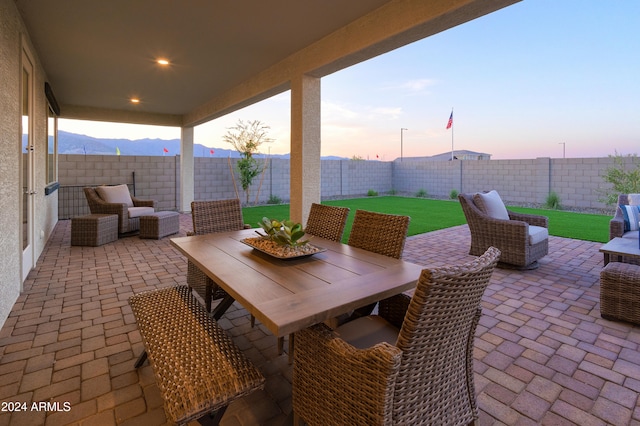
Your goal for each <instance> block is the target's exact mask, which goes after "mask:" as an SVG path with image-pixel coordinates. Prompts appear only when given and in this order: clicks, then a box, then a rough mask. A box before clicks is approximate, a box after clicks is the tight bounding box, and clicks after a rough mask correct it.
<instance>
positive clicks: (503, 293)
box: [0, 215, 640, 426]
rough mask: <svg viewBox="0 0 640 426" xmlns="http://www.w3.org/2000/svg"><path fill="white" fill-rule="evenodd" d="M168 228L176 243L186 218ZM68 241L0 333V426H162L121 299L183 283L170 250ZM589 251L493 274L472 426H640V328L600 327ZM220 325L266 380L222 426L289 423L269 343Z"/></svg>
mask: <svg viewBox="0 0 640 426" xmlns="http://www.w3.org/2000/svg"><path fill="white" fill-rule="evenodd" d="M180 220H181V228H180V234H178V235H186V232H187V231H188V230H190V229H191V217H190V216H189V215H181V218H180ZM70 230H71V224H70V221H60V222H59V223H58V225H57V226H56V229H55V231H54V235H53V236H52V238H51V239H50V241H49V242H48V244H47V247H46V248H45V250H44V252H43V254H42V256H41V257H40V259H39V260H38V263H37V266H36V268H35V269H34V270H33V271H32V272H31V273H30V274H29V276H28V278H27V280H26V282H25V285H24V291H23V293H22V294H21V296H20V297H19V299H18V300H17V302H16V303H15V305H14V307H13V310H12V311H11V314H10V316H9V318H8V319H7V321H6V322H5V324H4V326H3V328H2V330H1V331H0V401H3V402H25V403H27V405H26V407H27V410H26V411H15V410H13V411H9V408H16V405H15V404H14V405H12V406H9V405H8V404H4V405H2V411H0V426H2V425H20V426H22V425H67V424H72V425H92V426H93V425H116V424H118V425H145V426H154V425H162V424H165V423H166V419H165V415H164V410H163V408H162V399H161V397H160V395H159V392H158V388H157V386H156V384H155V380H154V377H153V373H152V371H151V367H150V366H149V365H148V364H145V366H143V367H142V368H141V369H139V370H138V371H136V370H134V368H133V363H134V361H135V359H136V357H137V355H138V354H139V353H140V352H141V350H142V344H141V341H140V335H139V333H138V331H137V327H136V324H135V321H134V318H133V314H132V313H131V309H130V308H129V305H128V303H127V299H128V298H129V296H131V295H132V294H134V293H138V292H141V291H145V290H151V289H154V288H163V287H168V286H172V285H175V284H185V283H186V261H185V259H184V257H183V256H181V255H180V254H178V252H177V251H176V250H175V249H173V248H172V247H171V246H170V244H169V238H164V239H162V240H141V239H139V238H137V237H128V238H122V239H120V240H118V241H116V242H113V243H110V244H107V245H104V246H101V247H75V246H74V247H71V246H70V244H69V243H70ZM469 241H470V236H469V230H468V228H467V226H466V225H465V226H459V227H455V228H450V229H445V230H441V231H436V232H431V233H428V234H422V235H418V236H414V237H410V238H408V240H407V244H406V247H405V255H404V258H405V259H406V260H409V261H411V262H415V263H419V264H421V265H425V266H438V265H444V264H450V263H457V262H462V261H465V260H467V259H470V256H469V255H468V254H467V252H468V249H469ZM600 245H601V244H599V243H592V242H584V241H576V240H571V239H566V238H559V237H551V238H550V249H549V252H550V254H549V255H548V256H547V257H545V258H544V259H542V261H541V262H540V263H541V265H540V267H539V268H538V269H536V270H531V271H515V270H509V269H498V270H496V272H495V273H494V275H493V278H492V280H491V284H490V285H489V287H488V289H487V291H486V292H485V295H484V297H483V302H482V304H483V308H484V312H483V313H484V315H483V317H482V319H481V322H480V325H479V327H478V332H477V339H476V345H475V352H474V358H475V371H476V392H477V394H478V406H479V409H480V412H479V415H480V419H479V424H480V425H489V424H507V425H534V424H548V425H571V424H576V425H605V424H614V425H626V424H635V425H640V401H639V398H638V395H639V393H640V350H639V345H640V328H639V327H637V326H632V325H629V324H625V323H621V322H613V321H607V320H603V319H602V318H600V310H599V273H600V269H601V268H602V255H601V254H600V253H599V252H598V248H599V247H600ZM416 278H417V277H416ZM220 323H221V324H222V326H223V327H224V328H225V329H226V330H228V332H229V333H230V334H231V335H232V336H233V338H234V341H235V342H236V343H237V344H238V345H239V346H240V348H242V349H243V351H244V352H245V353H246V354H247V355H248V357H249V358H250V359H251V360H252V361H253V362H254V363H255V364H256V365H257V366H258V367H259V368H260V370H261V371H262V372H263V374H264V375H265V377H266V378H267V384H266V388H265V390H264V391H259V392H256V393H254V394H252V395H250V396H248V397H246V398H244V399H242V400H239V401H237V402H235V403H234V404H232V405H231V406H230V407H229V409H228V410H227V413H226V414H225V417H224V419H223V421H222V424H223V425H258V424H260V425H281V424H287V423H289V422H290V421H291V416H290V414H291V366H289V365H288V363H287V355H286V354H284V355H280V356H279V355H278V354H277V351H276V338H275V337H273V336H272V335H271V334H270V333H269V331H268V330H266V329H264V328H263V327H261V326H260V325H258V326H256V327H255V328H251V326H250V321H249V315H248V313H247V312H246V311H245V310H244V309H242V307H240V306H239V305H237V304H234V305H233V306H232V308H231V309H230V310H229V311H227V313H226V314H225V316H224V317H223V318H222V319H221V321H220ZM34 402H36V403H39V402H58V403H60V404H59V406H58V407H56V405H55V404H49V406H48V407H45V406H43V408H42V409H41V410H38V409H36V408H38V407H39V406H38V405H36V406H35V408H34V406H33V405H32V404H33V403H34ZM65 403H67V404H65ZM18 406H20V407H22V405H20V404H19V405H18ZM55 408H58V410H54V409H55ZM47 409H48V410H47ZM194 424H196V423H194Z"/></svg>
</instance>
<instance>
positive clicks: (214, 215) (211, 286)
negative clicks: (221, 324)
mask: <svg viewBox="0 0 640 426" xmlns="http://www.w3.org/2000/svg"><path fill="white" fill-rule="evenodd" d="M191 219H192V221H193V234H195V235H205V234H213V233H217V232H227V231H238V230H240V229H243V228H244V219H243V217H242V208H241V206H240V200H239V199H237V198H234V199H229V200H214V201H192V202H191ZM187 285H188V286H189V287H190V288H192V289H193V290H195V292H196V293H198V295H200V297H202V299H203V300H204V302H205V308H206V309H207V311H211V301H212V300H216V299H221V298H223V297H224V296H226V293H225V291H224V290H223V289H222V288H220V286H218V285H217V284H216V283H215V282H213V280H212V279H211V278H209V277H208V276H207V275H206V274H205V273H204V272H202V271H201V270H200V269H199V268H198V267H197V266H196V265H195V264H194V263H193V262H191V261H188V262H187Z"/></svg>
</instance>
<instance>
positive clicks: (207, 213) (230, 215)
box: [191, 198, 244, 235]
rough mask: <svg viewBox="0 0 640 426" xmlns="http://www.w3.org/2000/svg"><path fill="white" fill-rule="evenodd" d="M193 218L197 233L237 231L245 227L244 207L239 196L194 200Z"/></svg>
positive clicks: (194, 231) (194, 230)
mask: <svg viewBox="0 0 640 426" xmlns="http://www.w3.org/2000/svg"><path fill="white" fill-rule="evenodd" d="M191 218H192V220H193V233H194V234H195V235H205V234H212V233H215V232H226V231H237V230H240V229H243V228H244V220H243V218H242V207H241V206H240V200H239V199H237V198H233V199H229V200H214V201H192V202H191Z"/></svg>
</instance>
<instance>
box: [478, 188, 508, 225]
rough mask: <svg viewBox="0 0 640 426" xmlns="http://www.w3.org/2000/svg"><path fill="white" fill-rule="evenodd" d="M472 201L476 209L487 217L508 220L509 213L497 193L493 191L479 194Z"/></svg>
mask: <svg viewBox="0 0 640 426" xmlns="http://www.w3.org/2000/svg"><path fill="white" fill-rule="evenodd" d="M473 201H474V202H475V203H476V205H477V206H478V208H479V209H480V210H482V211H484V213H485V214H487V215H488V216H490V217H492V218H494V219H502V220H509V212H508V211H507V208H506V207H505V206H504V203H503V202H502V198H500V194H498V191H496V190H493V191H489V192H487V193H482V192H479V193H477V194H475V195H474V196H473Z"/></svg>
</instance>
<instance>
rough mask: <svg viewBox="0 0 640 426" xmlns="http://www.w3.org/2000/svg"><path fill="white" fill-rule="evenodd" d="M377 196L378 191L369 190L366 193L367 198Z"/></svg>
mask: <svg viewBox="0 0 640 426" xmlns="http://www.w3.org/2000/svg"><path fill="white" fill-rule="evenodd" d="M377 196H378V191H374V190H373V189H370V190H369V191H367V197H377Z"/></svg>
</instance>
